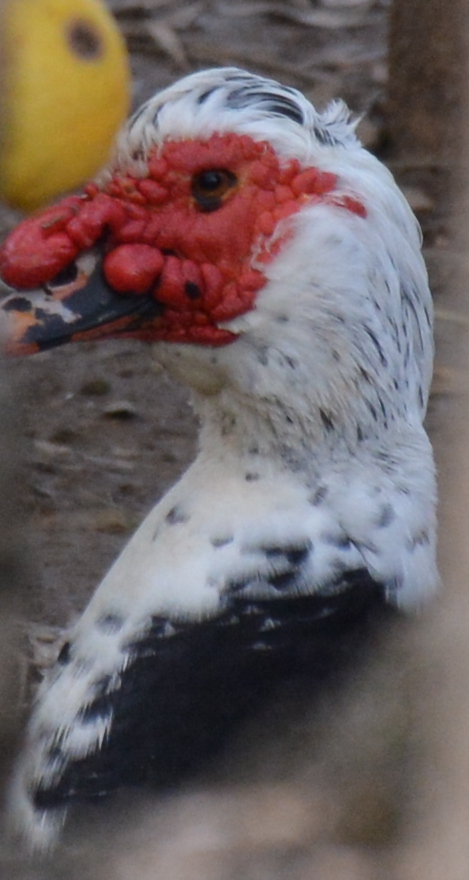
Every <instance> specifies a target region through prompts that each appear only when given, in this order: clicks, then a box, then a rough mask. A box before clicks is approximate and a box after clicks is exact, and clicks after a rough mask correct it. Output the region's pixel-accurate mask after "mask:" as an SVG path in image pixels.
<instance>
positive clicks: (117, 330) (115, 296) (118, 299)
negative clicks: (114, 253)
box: [0, 248, 164, 355]
mask: <svg viewBox="0 0 469 880" xmlns="http://www.w3.org/2000/svg"><path fill="white" fill-rule="evenodd" d="M101 264H102V260H101V254H100V253H99V251H98V249H96V248H95V249H93V250H90V251H87V252H84V253H82V254H81V255H80V256H79V257H78V258H77V260H76V261H75V262H73V263H71V264H70V265H69V266H67V268H66V269H65V270H64V271H63V272H61V273H60V274H59V275H58V276H57V277H56V278H55V279H54V280H53V281H52V282H49V283H47V284H45V285H44V286H43V287H42V288H39V289H37V290H32V291H26V292H23V291H21V292H20V293H13V294H12V295H11V296H7V297H6V298H5V299H4V300H3V301H2V302H1V303H0V336H1V338H2V341H3V346H4V350H5V352H6V353H7V354H9V355H25V354H34V353H35V352H39V351H45V350H46V349H48V348H55V347H56V346H58V345H62V344H63V343H65V342H72V341H82V340H91V339H102V338H105V337H108V338H109V337H116V336H130V337H132V336H138V338H139V339H145V338H146V336H147V334H146V332H145V331H146V329H148V338H150V337H151V336H153V337H154V333H155V324H156V325H157V324H158V323H159V321H158V319H159V317H160V316H161V314H162V312H163V310H164V306H162V305H161V303H158V302H157V300H156V299H155V298H154V297H153V296H151V295H150V294H147V295H144V294H138V295H135V294H131V295H128V294H121V293H117V292H116V291H115V290H113V288H112V287H110V285H109V284H108V282H107V281H106V279H105V277H104V274H103V272H102V268H101Z"/></svg>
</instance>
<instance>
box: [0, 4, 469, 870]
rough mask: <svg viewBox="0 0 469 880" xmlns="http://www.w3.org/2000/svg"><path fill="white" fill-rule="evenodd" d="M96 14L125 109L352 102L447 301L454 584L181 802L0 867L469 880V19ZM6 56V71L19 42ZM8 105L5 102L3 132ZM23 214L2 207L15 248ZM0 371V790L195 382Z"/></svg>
mask: <svg viewBox="0 0 469 880" xmlns="http://www.w3.org/2000/svg"><path fill="white" fill-rule="evenodd" d="M14 2H16V0H9V4H12V3H14ZM36 2H38V0H36ZM73 3H74V0H70V3H69V5H70V7H71V8H72V9H73ZM9 4H7V3H5V2H4V3H3V7H1V6H0V14H1V15H5V14H6V11H7V6H8V5H9ZM107 6H108V7H109V9H110V10H111V11H112V12H113V14H114V15H115V17H116V20H117V23H118V26H119V28H120V31H121V33H122V35H123V37H124V40H125V44H126V46H127V49H128V51H129V53H130V65H131V71H132V91H131V98H130V100H131V104H132V106H137V105H138V104H140V103H141V102H142V101H143V100H144V99H146V98H147V97H149V96H150V95H152V94H153V93H154V92H155V91H156V90H158V89H160V88H162V87H164V86H166V85H168V84H169V83H170V82H172V81H173V80H175V79H177V78H178V77H180V76H182V75H184V74H185V73H188V72H190V71H192V70H196V69H200V68H203V67H210V66H217V65H227V64H230V65H231V64H233V65H236V66H240V67H246V68H248V69H249V70H252V71H254V72H258V73H261V74H267V75H269V76H272V77H274V78H276V79H279V80H281V81H282V82H285V83H287V84H289V85H293V86H296V87H298V88H299V89H301V90H302V91H303V92H304V93H305V94H306V95H307V97H308V98H309V99H310V100H311V101H312V102H313V103H314V104H315V105H316V106H317V107H318V108H323V107H324V106H325V105H326V104H327V103H328V102H329V101H330V100H331V99H333V98H336V97H342V98H344V99H345V100H346V102H347V103H348V105H349V106H350V108H351V109H352V111H353V112H354V113H355V114H357V115H360V116H362V121H361V122H360V125H359V129H358V132H359V135H360V137H361V139H362V141H363V143H364V144H365V146H367V147H368V148H369V149H370V150H371V151H373V152H375V153H376V154H377V155H378V156H379V157H380V158H381V159H382V160H383V161H385V162H386V163H387V164H388V166H389V167H390V168H391V170H392V171H393V173H394V174H395V176H396V177H397V180H398V182H399V184H400V186H401V187H402V189H403V192H404V193H405V195H406V197H407V198H408V200H409V202H410V204H411V206H412V208H413V209H414V211H415V212H416V214H417V216H418V219H419V220H420V222H421V224H422V228H423V233H424V251H425V255H426V258H427V264H428V267H429V271H430V276H431V283H432V289H433V291H434V295H435V307H436V339H437V358H436V367H435V380H434V386H433V393H432V397H431V401H430V407H429V414H428V428H429V431H430V435H431V438H432V441H433V443H434V446H435V449H436V455H437V463H438V469H439V473H440V493H441V503H440V520H441V567H442V574H443V583H444V589H443V591H442V594H441V596H440V597H439V598H438V599H437V600H436V601H435V603H434V605H433V607H432V608H430V609H428V610H426V611H425V612H423V613H422V615H421V616H420V617H419V618H418V619H414V620H409V621H401V622H399V623H397V624H396V625H395V626H394V627H393V628H392V631H390V632H387V633H385V634H382V635H381V636H380V637H379V638H378V637H377V639H376V643H375V644H374V645H373V651H372V657H370V656H368V658H367V660H366V662H363V663H362V664H361V665H359V666H358V668H357V669H356V670H354V671H353V673H352V674H351V675H350V677H349V678H348V680H347V683H346V685H344V686H341V687H340V688H339V687H337V688H335V689H334V691H333V692H330V693H329V694H326V695H324V696H322V697H321V700H320V701H314V703H312V704H311V705H310V706H309V705H304V703H302V704H301V705H295V704H294V703H292V702H291V701H290V702H288V701H287V703H282V701H280V702H279V704H278V705H277V706H274V707H272V708H271V710H270V714H269V715H268V716H267V717H265V716H264V717H263V718H260V719H258V720H257V721H256V722H253V723H252V724H251V725H249V727H248V728H247V729H245V730H244V731H242V732H241V733H240V734H239V736H238V737H237V738H236V741H235V742H234V743H233V745H232V748H231V749H230V752H229V754H227V755H226V756H225V757H224V759H223V761H221V762H218V763H217V766H216V767H213V768H211V769H210V770H207V771H205V772H204V774H202V775H201V776H199V777H198V778H195V779H193V780H191V782H190V784H188V785H187V787H186V788H185V789H184V790H182V791H179V792H178V793H174V794H171V795H166V796H164V797H158V798H156V797H153V798H151V799H145V798H143V797H142V796H141V795H136V794H135V793H132V794H129V793H125V794H124V795H122V796H120V797H119V798H117V799H116V800H115V802H114V804H113V806H112V807H111V806H110V805H109V804H108V805H106V806H103V807H99V808H98V807H93V808H87V809H84V810H82V811H80V812H78V814H77V816H76V817H75V820H74V822H72V823H71V826H70V828H69V830H68V831H67V833H66V835H65V838H64V842H63V844H62V845H61V846H60V848H59V850H58V851H57V852H56V853H55V854H54V856H53V857H51V858H49V859H45V860H42V861H38V860H36V861H30V860H27V859H25V858H23V857H22V855H21V854H20V853H18V851H17V848H15V847H13V846H12V845H11V844H10V843H9V842H8V839H7V838H6V837H5V838H4V839H2V842H1V844H0V875H1V876H4V877H5V878H8V880H10V878H11V880H55V878H63V877H64V876H69V877H70V878H72V880H73V878H75V877H77V878H78V877H80V878H81V880H88V878H89V880H104V878H105V880H111V878H112V880H130V878H132V880H150V878H152V880H159V878H164V880H231V878H233V880H234V878H243V880H277V878H278V880H281V878H282V880H283V878H289V880H368V878H369V880H380V878H388V877H389V878H396V880H397V878H411V880H414V878H415V880H420V878H422V880H423V878H425V880H433V877H434V878H435V880H437V878H438V880H441V876H442V875H443V873H444V876H445V877H447V878H450V880H453V878H454V880H467V878H468V877H469V843H468V829H469V701H468V690H469V687H468V685H469V639H468V633H469V609H468V602H469V562H468V559H467V545H468V540H467V531H468V528H467V524H466V523H467V518H468V514H467V511H468V509H469V474H468V463H469V452H468V450H469V436H468V435H469V431H468V424H469V423H468V419H467V413H468V412H469V409H468V406H469V400H468V397H469V394H468V388H469V381H468V380H469V358H468V353H467V352H468V346H467V340H468V334H469V308H468V304H467V300H468V296H467V278H468V266H467V261H468V254H469V247H468V244H469V241H468V229H469V226H468V205H467V192H468V188H467V183H468V168H467V156H468V154H469V152H468V147H469V122H468V120H469V113H468V108H469V100H468V85H469V76H468V70H467V56H468V48H469V37H468V32H469V28H468V17H469V12H468V11H467V10H466V8H465V7H466V4H464V2H463V0H460V2H457V0H454V2H453V3H452V4H445V3H443V2H442V0H394V2H391V0H240V2H234V0H230V2H223V0H211V2H210V0H193V2H191V0H185V2H179V0H143V2H137V0H113V2H109V3H108V4H107ZM25 15H26V18H25V21H26V27H28V21H29V19H28V11H27V10H26V13H25ZM7 32H8V31H7V28H4V31H3V33H4V34H6V33H7ZM1 50H2V57H1V58H0V63H3V71H4V72H5V70H7V69H8V67H7V66H8V64H10V63H11V60H10V55H9V46H8V43H7V41H6V39H4V41H3V45H1ZM57 75H58V76H60V71H59V72H58V74H57ZM4 81H6V82H8V80H5V78H4ZM122 88H124V85H123V86H122ZM90 100H91V99H90ZM5 107H6V102H5V101H3V104H1V103H0V112H1V111H2V110H3V116H2V119H3V124H4V137H5V136H7V134H8V128H7V125H8V118H9V117H8V112H7V110H8V108H7V109H5ZM90 112H91V109H90ZM98 122H99V120H98ZM96 124H98V123H96ZM0 149H1V147H0ZM0 156H1V152H0ZM0 175H1V169H0ZM20 216H21V215H20V213H19V212H18V211H17V210H14V209H12V208H10V207H6V206H4V207H3V208H0V234H1V236H2V237H3V236H4V235H5V234H6V233H7V232H8V230H9V229H10V228H12V226H13V225H14V224H15V222H17V220H18V218H19V217H20ZM0 378H1V382H0V408H1V409H0V418H1V423H2V433H1V435H0V456H1V462H2V469H1V472H0V488H1V492H0V572H1V574H2V592H1V595H0V599H1V602H2V609H3V612H4V613H3V621H4V622H3V623H2V627H1V629H0V661H1V673H2V676H1V680H0V684H1V686H2V689H1V690H0V699H1V705H2V727H1V730H0V736H1V742H2V744H3V747H2V761H1V766H0V769H1V773H2V778H3V779H7V777H8V773H9V769H10V767H11V762H12V759H13V754H14V751H15V748H16V746H17V743H18V742H19V741H20V738H21V726H22V722H23V720H24V716H25V712H26V711H27V707H28V704H29V702H30V699H31V695H32V694H33V693H34V688H35V687H36V686H37V683H38V681H39V680H40V677H41V674H42V673H43V671H44V669H46V668H47V667H48V666H49V665H50V664H51V663H52V662H53V660H54V658H55V656H56V654H57V650H58V646H60V639H61V632H62V630H63V628H64V627H65V626H67V625H68V624H70V622H72V621H73V620H74V618H75V617H76V616H77V615H78V614H79V612H80V611H81V609H82V608H83V607H84V605H85V603H86V601H87V599H88V596H89V595H90V593H91V592H92V591H93V590H94V588H95V586H96V585H97V583H98V582H99V580H100V579H101V577H102V575H103V574H104V573H105V571H106V569H107V567H108V566H109V564H110V563H111V561H112V560H113V559H114V558H115V557H116V555H117V554H118V552H119V550H120V549H121V547H122V546H123V544H124V543H125V542H126V541H127V540H128V538H129V536H130V534H131V533H132V532H133V530H134V529H135V527H136V525H137V524H138V523H139V522H140V521H141V519H142V518H143V516H144V514H145V513H146V512H147V511H148V510H149V509H150V508H151V507H152V505H153V504H154V503H155V501H156V500H157V499H158V498H159V497H160V495H161V494H162V493H163V492H164V491H165V489H166V488H167V487H168V486H169V485H170V484H171V483H173V482H174V480H175V479H176V478H177V476H178V475H179V474H180V473H181V472H182V471H183V470H184V468H185V467H186V464H187V462H188V461H189V460H190V459H191V457H192V455H193V452H194V448H195V424H194V421H193V418H192V415H191V411H190V408H189V407H188V405H187V399H186V396H185V392H184V390H183V389H181V388H180V387H178V386H176V385H175V384H173V383H172V382H171V381H170V380H169V379H168V378H167V377H166V376H165V375H164V374H161V373H157V372H156V370H155V366H154V364H153V362H152V360H151V357H150V354H149V351H148V350H147V349H146V347H145V346H141V345H140V344H138V343H133V342H131V341H120V342H118V341H114V342H112V343H109V344H108V345H106V346H102V345H97V346H96V347H95V345H94V344H93V343H86V344H82V345H80V346H70V348H67V347H65V348H64V349H59V350H57V351H54V352H51V353H43V354H41V355H39V356H36V357H35V358H34V361H31V360H27V359H26V360H24V361H18V362H12V363H8V364H5V365H4V366H3V372H2V375H1V377H0ZM152 402H154V405H152ZM285 705H287V712H286V711H285ZM285 715H287V716H288V718H287V722H285Z"/></svg>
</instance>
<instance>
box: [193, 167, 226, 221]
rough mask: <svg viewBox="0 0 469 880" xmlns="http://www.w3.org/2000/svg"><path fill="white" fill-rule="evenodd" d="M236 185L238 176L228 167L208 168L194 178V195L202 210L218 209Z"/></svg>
mask: <svg viewBox="0 0 469 880" xmlns="http://www.w3.org/2000/svg"><path fill="white" fill-rule="evenodd" d="M235 185H236V177H235V175H234V174H233V173H232V171H228V170H227V169H226V168H207V170H206V171H200V172H199V173H198V174H196V175H195V176H194V178H193V180H192V195H193V196H194V199H195V201H196V202H197V205H198V207H199V209H200V210H202V211H216V210H217V209H218V208H220V207H221V205H222V204H223V201H224V198H225V196H226V195H227V193H228V192H229V190H231V189H232V188H233V187H234V186H235Z"/></svg>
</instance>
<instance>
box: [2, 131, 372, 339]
mask: <svg viewBox="0 0 469 880" xmlns="http://www.w3.org/2000/svg"><path fill="white" fill-rule="evenodd" d="M213 170H215V171H220V170H221V171H225V170H226V171H227V172H229V174H230V180H231V181H232V182H231V183H230V185H227V186H226V188H222V191H221V193H220V198H219V199H218V201H217V204H216V207H213V205H212V206H211V207H209V208H207V206H206V205H204V204H201V201H200V199H198V198H197V195H196V194H194V179H196V178H197V176H198V175H200V173H201V172H204V171H213ZM336 186H337V178H336V176H335V175H333V174H330V173H328V172H323V171H319V170H318V169H316V168H307V169H302V168H301V166H300V164H299V162H298V161H297V160H296V159H291V160H284V161H281V160H279V158H278V157H277V155H276V154H275V152H274V150H273V149H272V147H271V146H270V144H268V143H267V142H263V141H262V142H258V141H253V140H252V139H251V138H250V137H247V136H244V135H242V136H240V135H235V134H226V135H218V134H214V135H212V136H211V137H210V138H209V139H208V140H206V141H202V140H192V141H169V142H167V143H165V144H164V145H163V146H162V147H161V148H160V149H159V150H158V149H156V148H155V151H154V153H153V154H152V155H151V156H150V159H149V162H148V176H147V177H145V178H134V177H131V176H130V175H125V174H116V175H115V176H114V177H113V178H112V180H111V181H110V182H109V183H108V184H107V185H106V186H105V187H104V188H103V189H101V190H100V189H98V187H97V186H96V185H95V184H89V185H88V186H87V187H86V188H85V191H84V194H83V195H82V196H70V197H68V198H65V199H63V200H62V201H61V202H60V203H59V204H58V205H56V206H54V207H51V208H47V209H45V210H44V211H42V212H40V213H39V214H36V215H34V216H33V217H31V218H28V219H26V220H24V221H23V223H21V224H20V225H19V226H18V227H17V228H16V229H15V230H14V231H13V232H12V233H11V234H10V236H9V237H8V238H7V239H6V241H5V243H4V245H3V247H2V249H1V251H0V274H1V275H2V277H3V279H4V280H5V281H6V282H7V284H10V285H11V286H13V287H15V288H17V289H32V288H35V287H39V286H41V285H43V284H45V283H47V282H50V281H52V280H53V279H54V277H55V276H56V275H57V274H58V273H59V272H60V271H61V270H62V269H64V268H65V267H66V266H68V265H69V263H71V262H72V261H73V260H74V259H75V257H76V256H77V255H78V254H79V253H80V252H81V251H82V250H84V249H86V248H90V247H91V246H92V245H94V244H95V243H96V242H97V241H98V240H102V239H103V238H104V239H105V242H106V244H105V256H104V261H103V270H104V275H105V277H106V280H107V282H108V284H110V286H111V287H112V288H113V289H114V290H116V291H118V292H119V293H125V294H127V295H128V294H129V293H133V294H135V295H136V296H138V295H141V294H145V295H148V294H149V293H150V294H152V295H153V296H154V297H155V298H156V299H157V300H158V302H160V303H162V304H164V306H165V308H164V311H163V313H162V315H161V316H158V318H157V319H155V321H154V324H153V326H152V327H151V329H150V328H149V327H148V326H147V327H146V329H145V331H144V332H142V333H139V332H138V331H136V330H133V331H132V332H131V333H129V335H132V336H137V337H140V338H145V339H150V338H151V339H154V340H157V339H164V340H167V341H174V342H195V343H201V344H209V345H223V344H226V343H227V342H229V341H232V340H233V339H234V338H235V336H234V334H233V333H231V332H230V331H228V330H225V329H222V328H220V327H219V326H218V324H219V323H220V322H226V321H229V320H231V319H233V318H236V317H238V316H239V315H242V314H244V313H245V312H247V311H249V310H250V309H251V308H252V307H253V305H254V301H255V298H256V293H257V291H258V290H259V289H260V288H261V287H263V286H264V284H265V282H266V279H265V276H264V274H263V272H262V271H261V270H260V269H259V268H256V269H254V268H253V267H252V262H253V257H254V256H255V259H256V265H257V266H259V265H261V266H262V265H263V264H264V265H266V264H268V263H269V262H270V260H272V259H273V257H274V256H275V255H276V254H277V253H278V251H279V249H280V247H281V245H282V243H283V242H284V241H285V238H286V237H287V235H288V233H284V234H283V235H280V236H279V235H278V233H277V235H275V232H276V230H277V226H278V223H279V221H280V220H282V219H284V218H286V217H289V216H291V215H292V214H294V213H296V212H297V211H299V210H300V209H301V208H302V207H303V206H304V204H305V203H314V202H322V203H327V204H331V205H335V206H337V207H340V208H344V209H345V210H347V211H351V212H352V213H354V214H357V215H358V216H360V217H365V216H366V210H365V208H364V207H363V205H362V204H361V203H360V202H359V201H358V200H355V199H354V198H351V197H349V196H340V195H338V194H334V190H335V189H336ZM98 335H100V336H104V335H106V330H105V329H103V328H101V329H100V331H99V334H98ZM110 335H112V331H111V333H110Z"/></svg>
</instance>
